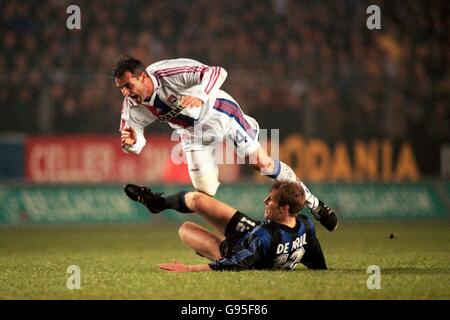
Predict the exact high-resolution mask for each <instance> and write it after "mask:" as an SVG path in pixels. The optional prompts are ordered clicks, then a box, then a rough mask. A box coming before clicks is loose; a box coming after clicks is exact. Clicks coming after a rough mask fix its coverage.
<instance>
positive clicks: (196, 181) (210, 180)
mask: <svg viewBox="0 0 450 320" xmlns="http://www.w3.org/2000/svg"><path fill="white" fill-rule="evenodd" d="M192 184H193V185H194V188H195V189H197V190H198V191H201V192H203V193H206V194H208V195H210V196H212V197H214V195H215V194H216V192H217V189H218V188H219V185H220V182H219V179H217V176H216V175H207V176H198V177H192Z"/></svg>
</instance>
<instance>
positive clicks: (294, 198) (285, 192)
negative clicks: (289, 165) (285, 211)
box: [270, 181, 306, 216]
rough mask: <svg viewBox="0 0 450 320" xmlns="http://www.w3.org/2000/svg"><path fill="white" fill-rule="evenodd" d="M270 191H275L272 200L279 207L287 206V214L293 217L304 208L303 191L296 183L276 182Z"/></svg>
mask: <svg viewBox="0 0 450 320" xmlns="http://www.w3.org/2000/svg"><path fill="white" fill-rule="evenodd" d="M270 190H271V191H272V190H277V192H276V193H275V194H274V199H273V200H275V201H276V202H278V205H279V206H282V207H284V206H286V205H288V206H289V214H290V215H292V216H294V215H297V214H298V213H300V211H301V210H302V209H303V208H304V207H305V201H306V198H305V190H303V188H302V186H301V185H299V184H298V183H297V182H284V181H283V182H282V181H276V182H275V183H274V184H273V185H272V188H271V189H270Z"/></svg>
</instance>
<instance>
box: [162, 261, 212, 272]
mask: <svg viewBox="0 0 450 320" xmlns="http://www.w3.org/2000/svg"><path fill="white" fill-rule="evenodd" d="M158 266H159V267H160V268H161V269H162V270H165V271H168V272H196V271H211V268H210V267H209V266H208V265H207V264H194V265H187V264H184V263H181V262H173V263H162V264H160V265H158Z"/></svg>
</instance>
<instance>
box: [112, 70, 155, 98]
mask: <svg viewBox="0 0 450 320" xmlns="http://www.w3.org/2000/svg"><path fill="white" fill-rule="evenodd" d="M148 80H150V79H148V78H147V77H146V76H145V75H144V73H141V74H140V75H139V76H137V77H135V76H133V74H132V73H131V72H129V71H125V72H124V74H123V76H122V77H121V78H115V81H116V86H117V87H118V88H120V91H122V95H123V96H124V97H130V98H132V99H133V100H135V101H136V102H137V103H141V102H142V101H143V100H144V99H145V98H147V97H149V96H151V94H152V91H153V88H152V86H151V85H149V82H148Z"/></svg>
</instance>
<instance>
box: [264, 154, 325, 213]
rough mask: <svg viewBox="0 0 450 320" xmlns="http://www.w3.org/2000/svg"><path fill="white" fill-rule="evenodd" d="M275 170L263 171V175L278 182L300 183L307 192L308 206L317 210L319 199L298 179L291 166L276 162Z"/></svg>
mask: <svg viewBox="0 0 450 320" xmlns="http://www.w3.org/2000/svg"><path fill="white" fill-rule="evenodd" d="M273 162H274V168H273V170H272V172H267V171H266V172H264V170H261V174H263V175H266V176H268V177H269V178H271V179H273V180H276V181H293V182H298V183H299V184H300V185H301V186H302V188H303V189H304V190H305V197H306V206H307V207H308V208H309V209H311V210H315V209H316V208H317V207H318V206H319V199H317V198H316V197H315V196H314V195H313V194H312V193H311V192H310V191H309V189H308V188H307V187H306V185H305V184H304V183H303V182H302V181H301V180H300V179H299V178H298V177H297V175H296V174H295V172H294V170H292V168H291V167H290V166H288V165H287V164H286V163H284V162H282V161H280V160H274V161H273Z"/></svg>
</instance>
